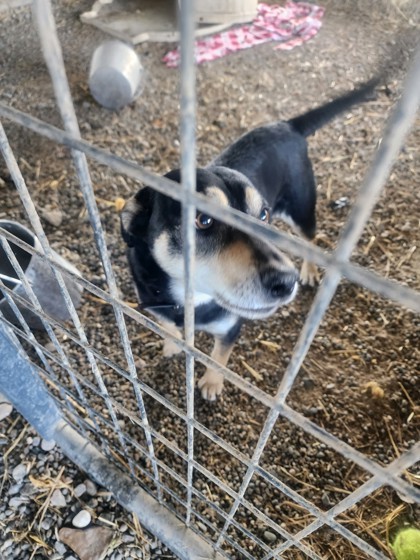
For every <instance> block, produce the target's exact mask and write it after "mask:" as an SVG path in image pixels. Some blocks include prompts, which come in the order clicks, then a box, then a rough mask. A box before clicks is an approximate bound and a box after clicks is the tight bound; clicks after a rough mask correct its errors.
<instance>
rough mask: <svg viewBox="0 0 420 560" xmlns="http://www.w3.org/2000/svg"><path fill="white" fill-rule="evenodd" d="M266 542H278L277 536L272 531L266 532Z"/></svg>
mask: <svg viewBox="0 0 420 560" xmlns="http://www.w3.org/2000/svg"><path fill="white" fill-rule="evenodd" d="M264 540H265V542H267V543H269V544H270V543H273V542H275V541H276V540H277V535H275V534H274V533H272V532H271V531H264Z"/></svg>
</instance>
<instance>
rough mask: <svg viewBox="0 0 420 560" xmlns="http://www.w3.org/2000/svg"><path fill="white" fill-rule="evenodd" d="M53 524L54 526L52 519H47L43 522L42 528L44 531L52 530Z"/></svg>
mask: <svg viewBox="0 0 420 560" xmlns="http://www.w3.org/2000/svg"><path fill="white" fill-rule="evenodd" d="M52 524H53V520H52V519H51V518H50V517H47V518H46V519H44V520H43V521H42V523H41V527H42V529H44V531H48V530H49V529H51V525H52Z"/></svg>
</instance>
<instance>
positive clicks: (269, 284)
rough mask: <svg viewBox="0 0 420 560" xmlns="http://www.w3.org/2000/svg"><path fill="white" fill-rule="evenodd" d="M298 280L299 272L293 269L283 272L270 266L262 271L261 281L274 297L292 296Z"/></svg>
mask: <svg viewBox="0 0 420 560" xmlns="http://www.w3.org/2000/svg"><path fill="white" fill-rule="evenodd" d="M298 280H299V276H298V273H297V272H295V271H293V270H290V271H287V272H282V271H281V270H278V269H275V268H269V269H265V270H263V271H262V272H261V283H262V285H263V287H264V289H265V290H266V292H267V293H268V294H269V295H270V296H271V297H272V298H273V299H283V298H287V297H289V296H291V295H292V294H293V291H294V290H295V289H296V284H297V282H298Z"/></svg>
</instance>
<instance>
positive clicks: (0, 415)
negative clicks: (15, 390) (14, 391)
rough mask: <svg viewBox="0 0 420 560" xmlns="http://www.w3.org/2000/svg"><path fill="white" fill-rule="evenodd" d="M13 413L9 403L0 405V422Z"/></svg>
mask: <svg viewBox="0 0 420 560" xmlns="http://www.w3.org/2000/svg"><path fill="white" fill-rule="evenodd" d="M12 411H13V406H12V405H11V404H10V403H9V402H2V403H0V422H1V421H2V420H4V419H5V418H7V417H8V416H10V415H11V414H12Z"/></svg>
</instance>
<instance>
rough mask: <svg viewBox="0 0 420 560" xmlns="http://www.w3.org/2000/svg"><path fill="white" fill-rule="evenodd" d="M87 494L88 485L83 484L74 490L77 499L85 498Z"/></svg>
mask: <svg viewBox="0 0 420 560" xmlns="http://www.w3.org/2000/svg"><path fill="white" fill-rule="evenodd" d="M85 492H86V484H83V482H82V483H81V484H78V485H77V486H76V488H75V489H74V495H75V496H76V498H80V496H83V494H84V493H85Z"/></svg>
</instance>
